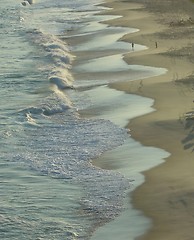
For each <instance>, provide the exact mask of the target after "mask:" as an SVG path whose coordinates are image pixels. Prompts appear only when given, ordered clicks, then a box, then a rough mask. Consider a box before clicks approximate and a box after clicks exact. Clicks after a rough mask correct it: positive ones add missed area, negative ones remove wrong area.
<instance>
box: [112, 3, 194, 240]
mask: <svg viewBox="0 0 194 240" xmlns="http://www.w3.org/2000/svg"><path fill="white" fill-rule="evenodd" d="M107 2H108V4H107V6H109V7H113V9H112V10H111V11H109V12H110V13H111V14H118V15H122V16H123V17H122V18H120V19H115V20H113V21H111V24H113V25H118V26H130V27H135V28H138V29H140V31H139V32H136V33H133V34H130V35H126V36H124V37H123V40H124V41H129V42H134V43H135V44H136V43H137V44H143V45H146V46H147V47H148V49H147V50H144V51H140V52H134V53H130V54H127V55H125V58H124V59H125V61H126V62H127V63H129V64H142V65H148V66H155V67H164V68H166V69H167V70H168V72H167V73H166V74H163V75H160V76H157V77H152V78H146V79H143V80H139V81H134V82H127V83H126V82H125V83H116V84H112V85H111V87H113V88H116V89H119V90H122V91H125V92H127V93H135V94H137V95H141V96H146V97H150V98H153V99H154V100H155V101H154V106H153V107H154V108H155V109H156V111H154V112H152V113H150V114H147V115H144V116H141V117H139V118H135V119H133V120H131V121H130V122H129V124H128V128H129V129H130V131H131V132H130V133H131V135H132V137H133V138H134V139H135V140H137V141H139V142H140V143H142V144H143V145H145V146H155V147H158V148H161V149H164V150H166V151H167V152H169V153H170V154H171V155H170V157H168V158H167V159H166V161H165V162H164V163H162V164H160V165H158V166H157V167H154V168H152V169H151V170H148V171H144V172H143V174H144V176H145V182H144V183H143V184H142V185H141V186H139V187H138V188H137V189H136V190H135V191H134V193H133V196H132V199H133V206H134V207H135V208H137V209H140V210H142V211H143V213H144V214H145V216H147V217H149V218H150V219H152V222H153V225H152V227H151V228H150V229H149V230H148V232H147V233H146V234H145V235H144V236H142V237H140V238H138V239H143V240H152V239H154V240H156V239H157V240H160V239H161V240H164V239H165V240H175V239H176V240H183V239H184V240H186V239H193V226H194V204H193V200H194V184H193V182H194V174H193V172H194V159H193V146H194V133H193V127H194V122H193V121H194V120H193V115H192V114H193V104H194V103H193V100H194V92H193V91H194V76H193V60H194V51H193V50H194V38H193V36H194V21H193V19H192V12H193V9H194V4H193V3H191V1H181V0H178V1H176V3H175V2H174V1H173V0H172V1H155V0H147V1H145V2H144V3H145V5H142V4H136V3H137V2H138V1H136V3H133V1H107ZM139 2H141V1H139ZM183 2H184V3H183ZM156 42H157V46H156ZM134 47H135V46H134ZM188 112H190V113H191V114H188Z"/></svg>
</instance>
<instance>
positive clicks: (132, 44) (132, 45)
mask: <svg viewBox="0 0 194 240" xmlns="http://www.w3.org/2000/svg"><path fill="white" fill-rule="evenodd" d="M131 47H132V49H133V50H134V43H133V42H132V43H131Z"/></svg>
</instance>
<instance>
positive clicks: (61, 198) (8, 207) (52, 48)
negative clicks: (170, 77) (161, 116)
mask: <svg viewBox="0 0 194 240" xmlns="http://www.w3.org/2000/svg"><path fill="white" fill-rule="evenodd" d="M98 3H100V2H99V1H98V0H75V1H70V0H55V1H53V0H52V1H51V0H35V1H34V2H33V4H32V5H30V4H28V3H26V4H21V2H20V1H14V0H6V1H1V2H0V15H1V25H0V26H1V33H0V34H1V45H0V46H1V57H0V65H1V68H0V77H1V80H0V84H1V88H0V95H1V113H0V134H1V139H0V143H1V144H0V156H1V158H0V166H1V168H0V181H1V185H0V205H1V209H0V239H9V240H10V239H20V240H22V239H25V240H26V239H33V240H34V239H55V240H56V239H67V240H71V239H85V240H86V239H90V238H91V236H92V234H93V232H94V230H95V229H96V228H97V227H98V226H101V225H103V224H105V223H106V222H110V221H111V220H113V219H115V218H116V217H117V216H119V214H120V213H121V212H122V210H123V209H124V199H125V197H126V192H127V191H128V190H129V188H130V186H131V181H130V176H127V175H125V174H124V173H122V171H121V172H119V171H111V170H102V169H100V168H97V167H95V166H93V165H92V164H91V159H93V158H97V157H99V156H100V155H101V154H102V153H104V152H106V151H107V150H112V149H115V148H116V147H118V146H121V145H122V144H124V143H125V142H126V141H127V139H129V137H130V135H129V133H128V131H127V130H126V129H125V128H124V124H123V121H122V123H121V122H120V120H118V119H117V120H118V121H114V119H113V118H112V117H110V115H109V116H107V117H105V115H103V116H101V117H99V116H96V117H95V116H94V115H95V114H92V115H93V117H92V118H91V117H83V116H82V115H80V112H81V111H83V110H84V109H87V110H88V109H90V108H91V111H92V109H94V106H96V105H95V104H97V105H98V106H100V109H102V106H101V105H102V103H99V102H98V100H97V99H98V98H96V97H95V93H96V92H95V91H94V92H92V91H93V90H94V89H96V90H97V91H99V90H100V91H101V94H102V95H103V96H106V93H108V92H103V91H104V87H105V86H106V85H107V84H108V83H110V82H114V81H125V80H135V79H138V78H145V77H146V76H149V75H157V74H161V73H164V72H165V70H164V69H154V68H151V67H143V66H128V65H126V64H125V63H124V61H123V60H122V54H123V53H125V52H126V51H132V50H131V49H130V45H129V44H127V43H124V42H116V41H117V40H118V39H119V38H120V37H121V36H122V35H124V34H126V33H127V32H134V31H137V30H136V29H125V28H118V27H117V28H113V27H107V25H106V24H101V23H100V22H101V21H102V20H107V19H109V18H113V16H102V15H98V14H97V13H98V12H100V11H103V9H104V8H103V7H100V6H97V4H98ZM114 17H115V16H114ZM76 39H77V40H76ZM75 40H76V41H75ZM71 43H72V44H71ZM142 49H145V47H144V46H140V45H139V46H138V45H137V46H136V50H142ZM83 52H85V53H86V52H87V54H86V55H87V58H84V55H83V56H82V54H83ZM81 56H82V57H81ZM94 56H95V58H94ZM110 59H111V65H108V63H109V62H110ZM121 71H122V74H120V73H121ZM99 86H101V87H102V89H99ZM88 89H89V90H88ZM115 96H117V95H115ZM95 99H96V100H95ZM119 99H120V97H119V95H118V98H116V99H115V101H117V104H118V106H119V105H120V104H119ZM127 99H128V101H130V99H131V104H133V103H134V104H136V103H137V104H138V100H137V101H136V100H134V99H133V96H131V97H130V95H128V98H127ZM94 101H95V102H94ZM108 101H110V100H109V98H107V102H106V104H105V105H104V108H103V109H104V110H105V109H108V106H109V105H110V102H109V103H108ZM108 104H109V105H108ZM151 105H152V102H149V101H148V104H147V105H146V106H144V108H143V109H142V110H140V112H139V113H138V114H142V113H144V111H145V108H150V106H151ZM135 106H136V105H135ZM124 107H125V106H123V108H124ZM95 112H96V113H98V111H97V109H95ZM138 114H137V113H134V114H133V116H136V115H138ZM96 115H97V114H96ZM123 119H125V121H124V122H126V116H123Z"/></svg>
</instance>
